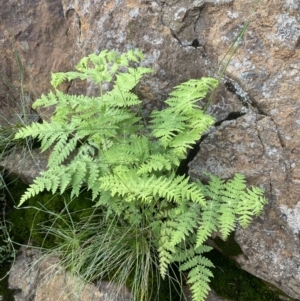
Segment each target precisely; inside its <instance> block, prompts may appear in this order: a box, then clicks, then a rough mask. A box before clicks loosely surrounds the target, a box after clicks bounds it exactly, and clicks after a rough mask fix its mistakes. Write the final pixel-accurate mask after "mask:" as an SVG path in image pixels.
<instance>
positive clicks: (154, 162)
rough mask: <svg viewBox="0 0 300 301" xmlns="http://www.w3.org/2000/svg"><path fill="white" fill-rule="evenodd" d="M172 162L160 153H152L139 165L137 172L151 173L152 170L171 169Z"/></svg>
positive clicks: (140, 173)
mask: <svg viewBox="0 0 300 301" xmlns="http://www.w3.org/2000/svg"><path fill="white" fill-rule="evenodd" d="M171 168H172V162H171V161H170V159H169V158H168V157H167V156H165V155H162V154H153V155H150V156H149V159H148V160H147V161H146V162H145V163H142V164H141V165H140V167H139V170H138V174H139V175H142V174H146V173H151V172H152V171H161V170H171Z"/></svg>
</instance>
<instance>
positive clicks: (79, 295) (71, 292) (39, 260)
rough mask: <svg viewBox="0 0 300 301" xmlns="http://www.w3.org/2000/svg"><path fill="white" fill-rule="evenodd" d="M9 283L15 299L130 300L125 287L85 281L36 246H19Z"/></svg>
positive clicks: (67, 300) (44, 300) (65, 300)
mask: <svg viewBox="0 0 300 301" xmlns="http://www.w3.org/2000/svg"><path fill="white" fill-rule="evenodd" d="M9 286H10V288H11V289H13V290H16V293H15V295H14V297H15V301H25V300H31V301H53V300H61V301H130V300H131V295H130V292H128V290H127V289H126V288H121V289H120V287H117V286H116V285H114V284H112V283H108V282H105V281H102V282H101V283H99V286H96V285H94V284H86V283H84V282H83V281H82V280H81V279H80V278H79V277H75V276H72V275H71V274H70V273H68V272H66V271H65V270H64V269H62V267H61V266H60V265H59V259H58V258H57V257H48V258H47V257H41V254H40V252H39V251H37V250H35V249H30V248H29V249H25V248H22V254H21V255H20V256H19V257H18V259H17V261H16V263H15V265H14V266H13V268H12V270H11V272H10V275H9Z"/></svg>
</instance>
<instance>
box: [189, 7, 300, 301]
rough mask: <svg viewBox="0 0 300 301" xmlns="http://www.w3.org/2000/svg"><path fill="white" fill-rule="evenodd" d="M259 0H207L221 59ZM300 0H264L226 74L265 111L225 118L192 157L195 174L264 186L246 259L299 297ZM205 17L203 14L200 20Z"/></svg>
mask: <svg viewBox="0 0 300 301" xmlns="http://www.w3.org/2000/svg"><path fill="white" fill-rule="evenodd" d="M254 2H255V1H248V2H247V5H245V2H242V1H233V3H232V5H231V6H230V8H229V9H220V8H218V7H212V6H206V7H205V8H204V9H203V11H202V14H203V16H204V18H206V17H208V16H213V18H214V19H215V20H218V22H216V23H214V24H213V25H212V27H211V28H210V30H209V31H207V35H206V41H207V47H208V48H210V49H213V50H214V52H215V54H216V55H217V56H218V58H219V60H220V59H221V58H222V57H223V56H224V54H225V51H226V48H225V49H224V47H221V45H223V46H224V45H228V46H229V45H230V43H232V42H233V41H234V38H235V37H237V35H238V32H239V30H240V28H241V27H242V26H243V24H244V23H245V20H246V18H247V17H248V16H249V12H251V7H252V5H254ZM299 20H300V19H299V1H272V4H271V2H270V4H267V2H266V1H260V2H259V4H258V5H257V7H256V12H255V14H253V15H252V18H251V23H250V26H249V28H248V30H247V32H246V34H245V36H244V38H243V42H242V44H241V47H240V48H239V49H238V51H237V52H236V54H235V55H234V56H233V58H232V61H231V63H230V65H229V67H228V69H227V72H226V74H227V77H228V78H229V79H230V82H231V83H232V84H233V88H234V89H233V90H235V93H236V94H237V95H239V96H240V98H241V99H242V100H244V101H246V102H251V103H252V104H253V105H254V106H256V107H257V110H258V112H259V113H260V114H253V113H251V114H247V115H245V116H243V117H241V118H238V119H237V120H233V121H226V122H223V123H222V124H221V126H220V127H217V128H216V129H215V130H214V131H213V132H212V133H211V134H209V135H208V137H207V138H206V139H205V140H204V141H203V143H202V144H201V150H200V152H199V154H198V155H197V156H196V158H195V159H194V160H193V162H192V163H191V164H190V173H191V175H192V176H193V177H200V178H201V177H203V173H204V172H205V171H210V172H212V173H214V174H217V175H219V176H221V177H223V178H229V177H231V176H232V175H233V174H234V173H236V172H240V173H243V174H245V175H246V177H247V181H248V183H249V184H250V185H251V184H253V185H259V186H261V187H262V188H264V189H265V191H266V196H267V198H268V200H269V204H268V205H267V206H266V207H265V210H264V213H263V215H262V216H261V217H260V218H258V219H256V220H255V221H254V222H253V223H252V224H251V226H250V227H249V228H248V229H246V230H244V229H240V228H238V229H237V231H236V235H235V237H236V240H237V242H238V243H239V245H240V246H241V248H242V250H243V252H244V255H243V256H239V257H238V258H237V259H236V260H237V261H238V262H239V264H240V265H241V267H242V268H243V269H245V270H247V271H249V272H251V273H252V274H254V275H257V276H258V277H261V278H263V279H265V280H267V281H269V282H271V283H273V284H275V285H276V286H277V287H279V288H280V289H282V290H283V291H284V292H286V293H287V294H288V295H290V296H292V297H294V298H298V299H299V298H300V294H299V288H300V271H299V270H298V268H297V267H298V266H299V265H300V256H299V252H298V251H297V250H299V247H300V246H299V239H298V236H299V222H298V220H299V217H300V216H299V210H298V207H299V205H298V202H299V201H298V200H299V193H300V190H299V178H300V177H299V171H298V170H299V168H297V167H298V165H299V163H300V155H299V152H298V151H297V149H298V148H299V141H300V131H299V126H300V122H299V120H298V119H299V117H298V115H299V111H300V103H299V100H298V98H299V96H298V95H299V88H298V85H297V83H298V82H299V76H298V71H297V70H298V67H299V59H300V50H299V45H298V44H299V43H298V41H299V39H300V38H299V37H300V31H299ZM202 22H203V21H202Z"/></svg>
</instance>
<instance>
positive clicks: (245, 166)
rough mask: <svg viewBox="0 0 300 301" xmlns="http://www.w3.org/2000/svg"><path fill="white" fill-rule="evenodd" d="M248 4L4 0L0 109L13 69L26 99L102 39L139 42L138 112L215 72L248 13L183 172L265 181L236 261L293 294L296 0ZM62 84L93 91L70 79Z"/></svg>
mask: <svg viewBox="0 0 300 301" xmlns="http://www.w3.org/2000/svg"><path fill="white" fill-rule="evenodd" d="M256 2H257V1H256V0H248V1H240V0H218V1H216V0H166V1H160V0H156V1H145V0H118V1H111V0H101V1H100V0H85V1H80V0H51V1H50V0H47V1H44V0H36V1H25V0H21V1H18V2H16V1H5V3H3V4H2V6H1V12H0V43H1V49H2V51H1V53H0V59H1V62H2V65H1V71H0V72H1V74H3V75H5V77H1V78H0V91H1V92H0V102H1V110H2V113H3V114H4V115H5V116H6V117H7V118H8V119H13V117H15V115H16V114H15V113H16V112H18V113H19V114H18V117H21V120H22V118H23V117H22V114H21V113H20V112H19V111H18V109H17V108H16V106H15V105H14V104H15V101H16V100H18V97H19V94H20V89H19V87H20V78H21V79H22V76H21V75H22V74H23V76H24V78H23V80H22V88H23V90H24V94H23V95H24V97H23V99H24V100H25V106H26V107H27V108H28V107H29V106H30V102H31V101H32V100H33V99H35V98H36V97H39V96H40V94H41V93H47V92H48V90H49V88H50V84H49V79H50V72H55V71H66V70H71V69H73V67H74V66H75V65H76V63H77V62H78V60H79V59H80V58H81V57H82V56H84V55H88V54H89V53H91V52H99V51H101V50H103V49H105V48H107V49H110V50H112V49H113V50H117V51H120V52H123V51H126V50H128V49H132V48H140V49H141V50H142V52H143V53H144V54H145V55H146V58H147V59H146V61H145V62H144V64H145V65H147V66H148V67H151V68H153V69H154V73H153V74H152V75H151V76H148V77H146V78H145V79H144V80H143V81H142V82H141V84H140V85H139V87H138V93H139V96H140V97H141V99H143V101H144V104H145V109H146V110H149V111H150V110H151V109H152V108H153V107H157V108H160V107H161V106H162V105H163V100H164V99H165V98H166V95H167V93H168V92H169V91H170V89H171V88H172V87H173V86H175V85H177V84H179V83H181V82H183V81H185V80H187V79H189V78H199V77H201V76H203V75H206V76H207V75H213V74H214V70H218V68H217V66H218V63H219V62H221V60H222V58H223V57H224V55H225V54H226V52H227V50H228V48H229V46H230V45H231V44H232V43H233V42H234V41H235V39H236V38H237V36H238V34H239V32H240V30H241V29H242V28H243V26H244V25H245V23H246V21H247V20H248V19H247V18H249V16H250V15H251V19H250V26H249V27H248V30H247V32H246V33H245V35H244V38H243V39H241V40H240V41H238V42H237V44H239V48H238V50H237V51H236V53H235V54H234V55H233V57H232V59H231V62H230V64H229V66H228V68H227V72H226V77H225V79H224V80H223V83H221V85H220V88H219V89H218V92H217V94H216V95H215V97H214V99H213V101H212V103H211V106H210V108H209V112H210V113H211V114H213V115H214V116H215V118H216V120H217V121H218V122H217V123H216V127H215V128H214V129H213V130H212V131H211V132H210V133H209V134H208V136H207V137H206V138H205V139H204V140H203V141H202V143H201V149H200V151H199V153H198V155H197V156H196V157H195V158H194V160H193V161H192V162H191V163H190V174H191V176H192V177H194V178H203V174H204V172H205V171H210V172H212V173H214V174H217V175H219V176H221V177H223V178H228V177H230V176H232V175H233V174H234V173H235V172H241V173H243V174H245V175H246V177H247V181H248V183H249V184H250V185H259V186H261V187H262V188H264V189H265V191H266V196H267V198H268V200H269V204H268V205H267V206H266V207H265V210H264V213H263V215H262V216H261V217H260V218H258V219H256V220H255V221H254V222H253V223H252V224H251V226H250V227H249V228H248V229H246V230H243V229H240V228H238V229H237V231H236V235H235V237H236V241H237V242H238V243H239V245H240V247H241V249H242V250H243V252H244V255H241V256H239V257H237V258H236V260H237V262H238V263H239V264H240V265H241V267H242V268H243V269H245V270H247V271H249V272H251V273H253V274H254V275H256V276H258V277H261V278H263V279H265V280H267V281H269V282H271V283H273V284H275V285H276V286H277V287H279V288H280V289H281V290H283V291H284V292H286V293H287V294H288V295H289V296H291V297H293V298H297V299H300V268H299V266H300V256H299V252H298V250H299V247H300V243H299V234H300V224H299V220H300V219H299V215H300V209H299V208H300V205H299V200H298V199H299V196H300V169H299V164H300V152H299V149H300V148H299V146H300V145H299V144H300V129H299V128H300V117H299V111H300V101H299V89H300V88H299V83H300V76H299V75H298V74H299V70H300V28H299V24H300V13H299V11H300V2H299V0H282V1H266V0H261V1H259V2H258V3H257V4H256ZM16 51H17V52H16ZM14 53H17V56H18V57H19V58H20V62H22V65H23V69H22V70H23V72H20V71H19V69H18V60H16V58H15V54H14ZM5 79H9V83H10V84H8V82H7V81H5ZM63 89H64V90H65V91H69V92H71V93H78V92H80V93H88V94H93V93H95V90H94V88H93V86H90V85H88V84H83V83H80V82H72V83H69V84H66V85H65V86H64V87H63ZM39 113H40V114H44V113H45V112H39ZM230 113H234V114H230ZM243 114H245V115H243ZM242 115H243V116H242ZM236 116H239V118H236ZM233 118H234V119H233ZM229 119H233V120H229Z"/></svg>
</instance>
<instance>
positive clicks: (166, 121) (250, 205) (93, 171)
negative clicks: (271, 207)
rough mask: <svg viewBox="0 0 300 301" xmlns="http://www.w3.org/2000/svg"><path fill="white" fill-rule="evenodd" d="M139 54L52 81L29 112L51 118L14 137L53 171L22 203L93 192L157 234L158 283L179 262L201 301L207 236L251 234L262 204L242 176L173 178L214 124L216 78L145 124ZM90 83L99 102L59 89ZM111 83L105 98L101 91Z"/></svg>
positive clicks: (194, 86) (187, 91)
mask: <svg viewBox="0 0 300 301" xmlns="http://www.w3.org/2000/svg"><path fill="white" fill-rule="evenodd" d="M141 59H143V55H142V53H141V52H140V51H139V50H134V51H132V50H131V51H129V52H127V53H124V54H122V55H119V54H117V53H115V52H109V51H106V50H105V51H103V52H101V53H100V54H98V55H97V54H91V55H89V56H88V57H85V58H83V59H82V60H81V61H80V62H79V64H78V65H77V66H76V70H77V71H74V72H66V73H55V74H52V81H51V83H52V85H53V87H54V89H55V91H54V92H50V93H49V94H48V95H42V96H41V98H40V99H38V100H37V101H36V102H35V103H34V104H33V108H37V107H40V106H43V107H48V106H51V105H55V107H56V109H55V113H54V114H53V116H52V118H51V121H50V122H47V121H43V123H32V124H31V125H29V126H26V127H24V128H21V129H20V130H19V132H18V133H17V135H16V139H20V138H26V137H28V136H32V137H34V138H36V139H38V140H39V141H40V142H41V151H45V150H47V149H49V148H51V150H52V152H51V155H50V157H49V161H48V166H47V170H46V171H43V172H41V174H40V176H39V177H37V178H36V179H35V180H34V183H33V184H32V185H30V187H29V188H28V190H27V191H26V192H25V194H24V195H23V196H22V198H21V201H20V204H19V205H22V204H23V203H24V202H25V201H26V200H27V199H28V198H30V197H31V196H34V195H36V194H38V193H40V192H42V191H43V190H48V191H51V192H52V193H55V192H57V191H58V192H60V193H63V192H64V191H65V190H66V189H67V188H69V189H70V191H71V195H72V196H78V195H79V193H80V190H81V188H82V187H83V186H84V187H87V189H89V190H91V191H92V195H93V199H94V200H95V206H98V207H100V206H101V207H102V208H105V210H106V211H107V214H108V215H110V214H115V215H118V216H119V218H122V219H123V220H124V221H127V222H128V223H129V224H130V225H131V226H132V225H135V226H137V227H138V226H139V224H140V223H141V221H143V224H145V221H146V223H147V227H148V228H149V229H151V231H152V234H153V235H152V237H154V238H155V239H154V242H155V243H154V245H155V248H157V254H158V256H159V262H160V266H159V271H160V274H161V276H162V277H165V276H166V275H167V274H168V269H169V266H170V264H172V263H174V262H176V263H177V264H178V265H179V269H180V270H181V271H187V272H188V283H190V284H191V290H192V294H193V298H194V300H195V301H201V300H204V298H205V296H206V295H207V292H208V291H209V286H208V283H209V280H210V278H211V276H212V274H211V272H210V270H209V268H210V267H212V263H211V262H210V261H209V260H208V259H206V258H205V257H204V256H203V253H205V252H207V251H209V249H210V248H209V247H208V246H205V241H206V240H207V238H208V237H209V236H210V235H211V234H212V233H213V232H216V231H220V233H221V234H222V236H223V238H224V239H226V237H227V236H228V235H229V233H230V232H231V231H233V230H234V227H235V224H236V222H239V223H240V225H241V226H243V227H246V226H247V225H248V224H249V223H250V221H251V218H252V216H253V214H254V215H258V214H260V212H261V210H262V207H263V204H264V203H265V199H264V198H263V196H262V194H263V192H262V190H261V189H259V188H252V189H250V190H249V189H247V188H246V185H245V180H244V177H243V176H241V175H236V176H235V177H234V178H233V179H232V180H229V181H228V182H224V181H222V180H220V179H218V178H216V177H214V176H211V180H210V182H209V183H208V184H207V185H204V184H202V183H200V182H199V183H197V182H190V180H189V177H187V176H179V175H178V174H177V173H176V171H177V168H178V167H179V164H180V162H181V160H182V159H184V158H185V157H186V155H187V151H188V149H189V148H191V147H192V145H193V144H194V143H195V142H196V141H198V140H199V138H200V137H201V135H202V134H203V132H205V131H206V130H207V129H208V127H209V126H210V125H212V124H213V118H212V117H211V116H209V115H207V114H205V113H204V112H203V111H202V110H201V108H200V107H199V105H198V103H199V100H201V99H203V98H204V97H205V95H206V94H207V93H208V91H209V90H210V89H211V88H214V87H216V86H217V85H218V82H217V80H215V79H213V78H202V79H199V80H192V79H191V80H189V81H188V82H185V83H182V84H181V85H179V86H177V87H175V89H174V91H173V92H172V93H171V94H170V97H169V98H168V99H167V100H166V101H165V103H166V104H167V108H166V109H164V110H161V111H157V110H154V111H153V112H152V113H151V115H150V117H149V119H147V120H144V119H143V118H142V117H141V116H140V114H139V112H140V111H141V105H142V104H141V101H140V100H139V99H138V97H137V96H136V94H134V93H133V91H134V88H135V86H136V85H137V83H138V82H139V80H140V79H141V77H142V76H143V75H144V74H147V73H150V72H151V69H149V68H145V67H140V66H137V64H138V63H139V62H140V60H141ZM78 78H79V79H81V80H87V79H89V80H92V81H94V83H95V84H98V85H99V88H100V95H99V96H96V97H88V96H85V95H79V96H77V95H68V94H65V93H62V92H61V91H59V90H58V89H57V87H58V86H59V85H60V84H61V83H62V82H63V81H65V80H68V81H71V80H73V79H78ZM106 82H113V87H112V89H111V90H110V91H107V92H106V93H104V88H103V86H104V84H105V83H106Z"/></svg>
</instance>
